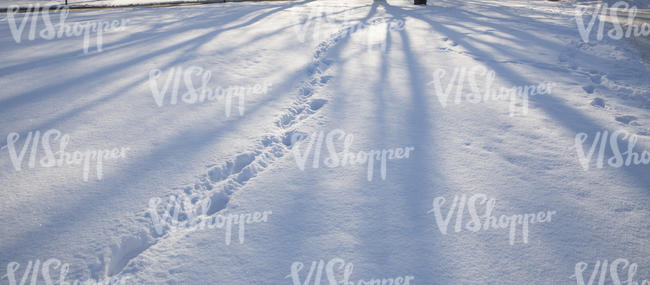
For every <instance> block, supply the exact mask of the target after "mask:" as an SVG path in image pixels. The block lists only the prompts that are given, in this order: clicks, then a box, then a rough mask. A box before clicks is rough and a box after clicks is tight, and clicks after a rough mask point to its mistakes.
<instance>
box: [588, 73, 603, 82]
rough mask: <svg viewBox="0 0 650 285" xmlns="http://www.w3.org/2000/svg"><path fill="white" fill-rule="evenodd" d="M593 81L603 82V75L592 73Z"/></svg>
mask: <svg viewBox="0 0 650 285" xmlns="http://www.w3.org/2000/svg"><path fill="white" fill-rule="evenodd" d="M591 82H593V83H596V84H600V83H601V82H603V76H602V75H598V74H596V75H592V76H591Z"/></svg>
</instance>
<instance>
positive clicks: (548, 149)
mask: <svg viewBox="0 0 650 285" xmlns="http://www.w3.org/2000/svg"><path fill="white" fill-rule="evenodd" d="M549 8H552V9H551V10H552V11H554V12H549V11H551V10H549ZM314 11H326V14H325V15H326V17H327V18H328V21H327V22H324V23H323V24H322V26H321V27H320V31H321V32H322V33H323V34H322V35H317V34H316V33H312V32H309V31H308V32H307V33H304V30H301V29H302V28H303V27H304V26H303V24H305V23H307V22H309V21H305V20H306V19H307V18H309V17H316V18H319V17H322V16H323V14H322V13H314ZM572 11H573V7H567V6H565V5H560V4H559V3H553V2H542V1H540V2H534V3H533V2H530V1H523V0H522V1H490V0H483V1H472V0H469V1H466V0H463V1H460V0H445V1H434V2H431V1H430V5H429V6H426V7H416V6H413V5H411V4H410V3H409V2H406V1H388V2H372V1H360V0H359V1H292V2H263V3H253V2H243V3H226V4H212V5H201V6H187V7H170V8H157V9H143V8H136V9H111V10H92V11H91V10H88V11H73V12H70V14H69V16H68V21H70V22H84V21H98V20H99V21H113V20H118V21H121V20H123V19H127V20H128V24H127V27H126V29H123V30H121V31H115V32H109V33H105V34H104V37H103V48H102V51H101V52H99V51H98V50H97V49H96V48H95V42H94V39H91V48H90V49H89V51H90V52H89V53H88V54H85V53H84V52H83V48H82V42H83V38H82V37H64V38H61V39H55V40H44V39H42V38H39V37H37V38H36V39H35V40H27V39H24V38H23V40H22V41H21V42H20V43H17V42H16V41H15V40H14V38H13V36H12V32H11V30H10V25H8V23H7V22H8V19H7V18H4V19H3V20H2V22H0V23H1V24H2V25H0V41H1V46H2V49H0V56H1V58H2V59H3V60H2V61H1V62H0V86H2V87H3V88H2V92H0V112H1V113H2V120H0V130H2V132H0V137H2V138H4V137H7V136H8V135H9V134H10V133H12V132H16V133H19V134H21V140H20V141H19V146H22V143H23V141H24V137H25V136H26V135H27V133H28V132H30V131H35V130H40V131H46V130H50V129H57V130H61V132H63V133H65V134H69V135H70V137H71V141H70V143H69V148H70V149H71V150H75V149H79V150H85V149H107V148H114V147H118V148H120V147H128V148H129V149H130V150H129V151H128V153H127V155H126V157H125V158H123V159H121V160H109V161H106V162H105V165H104V169H103V178H102V179H101V180H97V179H92V177H91V179H89V181H84V180H83V179H82V176H81V172H82V170H81V168H80V167H76V166H65V165H64V166H61V167H52V168H43V167H35V168H28V167H26V166H24V167H23V169H22V170H21V171H16V170H15V169H14V166H13V164H12V162H11V160H10V159H9V158H10V155H9V153H8V148H3V149H2V150H0V156H1V157H2V159H1V160H0V177H1V178H0V180H1V181H2V190H1V192H0V193H1V195H2V196H1V199H0V209H2V215H0V228H1V229H2V237H1V239H0V265H1V267H0V276H1V275H4V274H6V271H5V267H6V266H7V264H9V263H10V262H17V263H19V264H20V265H21V267H20V269H19V270H18V273H22V272H23V271H24V270H25V267H26V265H27V264H28V262H29V261H35V260H37V259H39V260H41V261H45V260H47V259H49V258H56V259H59V260H61V261H63V262H65V263H68V264H70V272H69V274H68V280H88V279H94V280H104V279H106V278H108V277H124V278H126V277H128V280H129V281H128V282H130V283H133V284H293V283H292V279H291V269H292V264H294V262H301V263H303V264H304V266H305V267H304V268H303V269H302V271H300V278H301V280H304V279H305V278H306V277H307V274H308V272H309V268H310V265H311V264H312V261H319V260H324V261H325V262H327V261H328V260H332V259H335V258H341V259H343V260H345V262H347V263H348V264H354V271H353V273H352V275H351V278H350V280H351V281H356V280H370V279H376V278H393V277H397V276H407V275H408V276H413V277H415V279H414V280H412V281H411V283H412V284H576V281H577V280H576V277H575V276H574V277H572V275H574V274H575V267H576V264H578V263H580V262H585V263H587V264H589V269H588V270H586V271H585V273H584V276H585V278H587V279H588V277H589V275H590V273H591V269H593V267H594V265H595V263H596V262H597V261H600V262H602V261H603V260H608V261H610V262H611V261H613V260H615V259H617V258H624V259H626V260H629V261H630V262H632V263H636V264H638V271H637V273H636V277H635V280H640V279H650V240H649V239H648V237H650V224H649V223H648V220H649V218H650V213H649V205H650V203H649V202H650V175H648V174H650V167H649V166H648V165H637V166H634V165H632V166H628V167H619V168H614V167H609V166H607V165H605V167H603V168H597V167H595V165H592V167H591V168H590V169H589V170H584V169H583V167H582V166H581V165H580V163H579V160H578V154H577V152H576V150H575V149H574V148H573V147H574V141H575V138H576V135H577V134H579V133H586V134H588V135H589V136H590V138H592V137H593V136H594V135H595V134H596V133H597V132H602V131H604V130H608V131H610V132H611V131H615V130H626V131H628V132H630V133H634V134H638V135H639V141H638V142H637V145H636V148H637V150H647V149H650V148H649V146H650V144H649V142H650V137H649V135H650V113H649V112H648V110H650V80H649V78H650V76H649V73H648V69H647V67H646V66H645V65H644V63H643V62H641V60H640V56H639V52H638V51H637V50H636V49H635V48H634V46H632V45H631V44H630V42H629V41H627V40H613V39H610V38H607V37H606V38H604V39H603V40H602V41H590V42H589V43H585V42H583V40H582V39H581V37H580V34H579V32H578V28H577V25H576V21H575V18H574V17H573V14H572ZM315 15H316V16H315ZM16 17H17V20H20V17H21V16H20V15H17V16H16ZM312 20H315V19H312ZM377 20H383V21H403V22H404V28H403V29H383V30H381V29H379V30H378V29H374V28H368V27H366V28H359V29H357V30H356V31H355V32H351V33H346V32H345V31H346V28H349V27H354V26H357V27H359V23H364V24H366V25H370V23H373V21H377ZM348 31H349V30H348ZM25 33H27V32H25ZM370 38H371V39H373V40H375V41H376V42H374V43H378V44H376V45H372V46H369V44H368V43H369V39H370ZM302 40H304V42H303V41H302ZM191 66H201V67H202V68H204V69H206V70H210V71H212V79H211V84H212V85H211V86H233V85H237V86H245V85H254V84H261V83H265V82H268V83H271V84H272V86H271V87H270V89H269V90H268V92H266V93H260V94H255V95H251V96H248V97H247V98H246V108H245V112H244V113H243V114H242V115H240V114H239V113H238V112H237V111H236V110H235V111H233V113H232V114H231V115H230V116H226V115H225V113H226V112H225V108H226V107H225V105H224V104H222V103H223V102H220V103H199V104H182V103H179V104H176V105H171V104H169V103H168V101H165V104H164V105H163V106H158V105H157V104H156V102H155V100H154V97H153V96H152V90H151V84H150V83H151V82H150V73H151V71H152V70H162V71H163V76H162V77H163V78H164V77H166V76H167V73H165V72H169V70H170V69H171V68H185V69H186V68H189V67H191ZM475 66H480V67H484V68H486V69H488V70H493V71H494V72H495V75H496V78H495V84H496V85H500V86H525V85H534V84H539V83H542V82H553V83H555V86H554V88H553V92H552V93H551V94H546V95H543V96H531V98H530V106H529V107H530V108H529V110H528V114H522V113H521V112H517V113H516V114H515V116H511V112H510V107H511V106H510V105H509V104H508V103H507V102H506V101H488V102H481V103H477V104H475V103H467V102H464V103H460V104H453V103H449V104H447V105H446V106H443V105H442V104H441V103H440V101H439V100H440V98H439V95H440V94H436V90H435V88H434V86H432V85H431V84H429V83H430V82H431V81H432V78H433V77H432V73H433V72H434V71H435V70H437V69H440V68H443V69H446V70H448V76H451V72H452V70H454V68H472V67H475ZM160 80H161V81H160V82H162V80H163V79H160ZM444 86H447V85H446V84H444ZM481 87H484V86H481ZM465 88H469V86H466V87H465ZM452 94H454V93H453V92H452ZM166 100H167V99H166ZM516 107H517V108H521V107H523V106H522V105H521V104H519V105H517V106H516ZM336 129H341V130H343V131H344V132H345V133H346V134H354V143H353V145H352V149H353V150H354V151H359V150H374V149H387V148H395V147H407V146H412V147H414V152H413V153H412V154H411V156H410V158H408V159H402V160H392V161H390V162H389V166H388V171H387V175H386V178H385V179H381V177H380V175H379V173H378V172H376V173H375V177H374V179H372V181H368V179H367V169H366V167H365V166H360V165H355V166H346V167H337V168H326V167H324V166H323V165H322V164H321V166H320V167H318V168H314V167H312V166H311V163H312V159H308V160H307V164H306V165H307V167H305V168H304V169H303V170H301V169H300V167H298V165H297V164H298V163H297V162H296V155H295V152H294V150H293V148H294V147H296V144H295V142H294V141H292V140H291V138H292V137H294V135H296V134H305V135H310V134H312V133H314V132H320V131H324V132H325V133H327V132H329V131H332V130H336ZM307 140H308V139H303V141H302V143H305V142H306V141H307ZM1 145H5V143H2V144H1ZM589 145H591V144H590V141H587V142H586V143H585V148H587V147H588V146H589ZM339 148H340V147H339ZM303 149H304V145H303ZM323 149H325V146H323ZM27 156H29V154H27ZM309 157H310V158H313V155H311V156H309ZM27 160H28V159H25V161H27ZM25 164H26V163H25ZM376 168H377V169H378V168H379V166H376ZM377 171H378V170H377ZM462 194H465V195H466V196H467V197H470V196H472V195H475V194H485V195H486V196H488V197H492V198H495V199H497V204H496V208H495V210H494V212H495V216H497V217H498V216H500V215H511V214H524V213H537V212H541V211H555V212H556V214H555V215H554V216H553V219H552V221H549V222H547V223H541V224H535V225H531V227H530V229H529V231H530V233H529V237H528V242H527V243H524V242H522V241H521V233H520V232H518V236H517V242H515V243H514V244H510V243H509V239H508V230H507V229H499V230H497V229H490V230H485V231H483V230H481V231H478V232H471V231H467V230H463V231H460V232H455V231H454V230H453V229H454V226H455V219H452V220H451V222H450V226H449V232H448V233H447V234H443V233H442V232H441V231H440V230H439V228H438V224H437V222H436V219H435V217H434V214H433V213H431V212H430V210H432V202H433V201H434V199H435V198H437V197H444V198H446V200H447V204H445V207H444V209H445V210H443V212H444V213H446V209H448V205H449V204H450V203H451V201H452V200H453V197H454V195H462ZM178 195H183V196H189V195H197V196H202V197H209V198H210V201H211V206H210V209H209V210H208V211H207V213H205V215H206V216H207V217H206V216H203V218H208V217H210V218H214V217H217V216H218V215H228V214H243V213H253V212H263V211H269V212H272V214H271V215H270V217H269V218H268V221H267V222H264V223H258V224H250V225H247V226H246V233H245V240H243V241H241V242H240V240H239V236H238V235H237V234H234V235H233V239H232V242H230V243H226V242H225V241H224V230H223V229H204V230H197V231H190V232H185V231H171V230H169V229H168V228H164V229H163V230H162V231H160V232H158V231H156V230H155V225H154V224H153V223H152V218H151V214H150V213H149V212H148V209H149V203H150V201H151V199H152V198H161V199H162V200H163V201H167V197H170V196H178ZM237 230H238V228H235V230H234V231H237ZM335 269H336V270H337V272H338V273H340V272H341V271H340V270H339V268H338V267H335ZM51 271H53V272H58V271H57V270H54V269H52V270H51ZM619 271H621V272H627V270H619ZM338 273H337V274H338ZM314 274H316V273H314ZM17 275H18V276H21V275H20V274H17ZM337 276H338V275H337ZM622 276H626V274H622ZM287 277H288V278H287ZM338 277H339V280H340V276H338ZM313 278H315V277H314V276H312V283H310V284H315V283H314V280H313ZM322 278H323V281H322V282H323V283H322V284H329V283H327V281H326V276H325V273H323V276H322ZM607 281H608V282H611V279H608V280H607ZM3 282H5V283H6V282H8V279H7V278H6V277H5V278H3V279H1V280H0V283H2V284H5V283H3ZM41 282H42V280H41ZM39 284H40V283H39ZM578 284H579V283H578ZM608 284H609V283H608Z"/></svg>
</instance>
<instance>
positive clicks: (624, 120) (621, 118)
mask: <svg viewBox="0 0 650 285" xmlns="http://www.w3.org/2000/svg"><path fill="white" fill-rule="evenodd" d="M636 119H637V117H635V116H631V115H625V116H618V117H616V121H619V122H621V123H623V124H626V125H627V124H629V123H630V122H632V121H634V120H636Z"/></svg>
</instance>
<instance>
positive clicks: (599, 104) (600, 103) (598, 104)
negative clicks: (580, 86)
mask: <svg viewBox="0 0 650 285" xmlns="http://www.w3.org/2000/svg"><path fill="white" fill-rule="evenodd" d="M591 106H594V107H598V108H605V100H604V99H603V98H598V97H597V98H594V100H592V101H591Z"/></svg>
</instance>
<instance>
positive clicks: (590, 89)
mask: <svg viewBox="0 0 650 285" xmlns="http://www.w3.org/2000/svg"><path fill="white" fill-rule="evenodd" d="M582 89H583V90H585V92H587V93H589V94H592V93H594V90H595V89H596V86H593V85H587V86H583V87H582Z"/></svg>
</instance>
